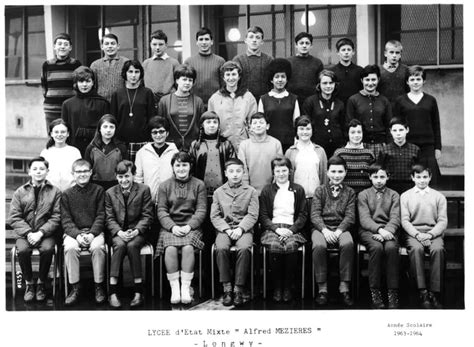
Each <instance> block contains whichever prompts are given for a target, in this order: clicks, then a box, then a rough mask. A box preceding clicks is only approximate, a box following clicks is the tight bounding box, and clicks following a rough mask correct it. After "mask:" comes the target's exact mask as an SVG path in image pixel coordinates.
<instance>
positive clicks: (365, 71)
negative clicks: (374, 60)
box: [360, 64, 380, 79]
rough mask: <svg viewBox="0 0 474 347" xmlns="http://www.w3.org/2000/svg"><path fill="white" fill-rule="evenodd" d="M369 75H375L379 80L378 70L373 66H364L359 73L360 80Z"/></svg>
mask: <svg viewBox="0 0 474 347" xmlns="http://www.w3.org/2000/svg"><path fill="white" fill-rule="evenodd" d="M371 73H374V74H376V75H377V77H378V78H380V68H379V67H378V66H377V65H375V64H372V65H367V66H365V67H364V68H363V69H362V71H361V72H360V78H361V79H362V78H364V77H367V76H369V75H370V74H371Z"/></svg>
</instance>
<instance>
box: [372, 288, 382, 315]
mask: <svg viewBox="0 0 474 347" xmlns="http://www.w3.org/2000/svg"><path fill="white" fill-rule="evenodd" d="M370 299H371V300H372V302H371V304H370V307H371V308H372V309H374V310H381V309H383V308H385V304H384V303H383V299H382V292H381V291H380V289H377V288H370Z"/></svg>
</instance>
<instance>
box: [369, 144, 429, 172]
mask: <svg viewBox="0 0 474 347" xmlns="http://www.w3.org/2000/svg"><path fill="white" fill-rule="evenodd" d="M419 153H420V148H419V147H418V146H416V145H414V144H412V143H408V142H405V143H404V144H403V145H401V146H399V145H397V144H396V143H394V142H391V143H389V144H387V145H386V146H384V147H383V148H382V150H381V151H380V154H379V159H378V161H379V162H380V164H381V165H382V166H383V167H385V168H386V169H387V170H388V171H389V172H390V179H391V180H394V181H411V167H412V166H413V165H414V164H415V163H416V162H417V161H418V156H419Z"/></svg>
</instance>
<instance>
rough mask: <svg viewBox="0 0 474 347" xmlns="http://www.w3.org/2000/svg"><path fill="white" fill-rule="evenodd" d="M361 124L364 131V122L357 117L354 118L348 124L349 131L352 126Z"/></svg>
mask: <svg viewBox="0 0 474 347" xmlns="http://www.w3.org/2000/svg"><path fill="white" fill-rule="evenodd" d="M359 125H360V127H361V128H362V132H364V126H363V125H362V122H361V121H360V120H358V119H357V118H352V119H351V120H350V121H349V124H347V130H348V131H349V129H350V128H355V127H358V126H359Z"/></svg>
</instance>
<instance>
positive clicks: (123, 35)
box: [109, 25, 137, 51]
mask: <svg viewBox="0 0 474 347" xmlns="http://www.w3.org/2000/svg"><path fill="white" fill-rule="evenodd" d="M109 30H110V32H111V33H114V34H115V35H117V36H118V38H119V41H120V50H121V51H122V50H126V49H130V48H135V47H136V46H137V29H136V27H135V26H133V25H128V26H120V27H112V28H109Z"/></svg>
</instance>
